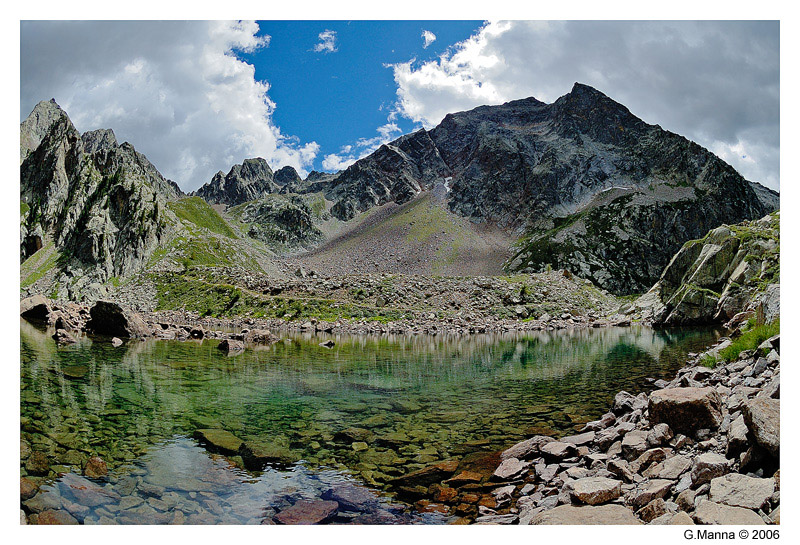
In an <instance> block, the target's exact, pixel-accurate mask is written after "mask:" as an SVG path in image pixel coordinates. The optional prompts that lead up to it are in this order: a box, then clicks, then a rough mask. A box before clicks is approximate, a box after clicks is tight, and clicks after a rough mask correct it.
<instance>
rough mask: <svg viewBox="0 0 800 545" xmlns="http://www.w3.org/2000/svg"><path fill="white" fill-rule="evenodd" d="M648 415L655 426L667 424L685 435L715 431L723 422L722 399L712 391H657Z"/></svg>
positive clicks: (698, 389)
mask: <svg viewBox="0 0 800 545" xmlns="http://www.w3.org/2000/svg"><path fill="white" fill-rule="evenodd" d="M648 412H649V418H650V423H651V424H659V423H665V424H667V425H669V427H670V428H671V429H672V430H673V431H675V432H678V433H682V434H685V435H693V434H694V433H695V432H696V431H697V430H699V429H704V428H707V429H714V430H715V429H717V428H718V427H719V425H720V423H721V422H722V410H721V402H720V398H719V395H718V394H717V392H716V390H715V389H714V388H712V387H705V388H667V389H664V390H656V391H654V392H652V393H651V394H650V404H649V407H648Z"/></svg>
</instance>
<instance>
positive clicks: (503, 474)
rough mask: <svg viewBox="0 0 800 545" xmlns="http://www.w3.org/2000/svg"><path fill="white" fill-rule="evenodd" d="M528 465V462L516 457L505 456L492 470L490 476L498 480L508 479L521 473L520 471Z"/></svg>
mask: <svg viewBox="0 0 800 545" xmlns="http://www.w3.org/2000/svg"><path fill="white" fill-rule="evenodd" d="M528 465H529V463H526V462H523V461H522V460H518V459H516V458H506V459H505V460H503V461H502V463H501V464H500V465H499V466H498V468H497V469H496V470H495V471H494V473H493V474H492V478H494V479H496V480H500V481H508V480H510V479H513V478H515V477H518V476H519V475H521V474H522V472H524V471H525V470H526V469H527V467H528Z"/></svg>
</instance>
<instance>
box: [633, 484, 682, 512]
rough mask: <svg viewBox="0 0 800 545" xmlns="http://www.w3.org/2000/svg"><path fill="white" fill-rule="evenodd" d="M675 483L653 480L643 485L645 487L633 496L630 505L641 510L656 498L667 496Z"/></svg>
mask: <svg viewBox="0 0 800 545" xmlns="http://www.w3.org/2000/svg"><path fill="white" fill-rule="evenodd" d="M674 484H675V481H670V480H667V479H653V480H652V481H649V482H647V483H645V486H644V488H643V489H642V490H640V491H639V492H638V493H637V494H635V495H634V496H633V501H632V504H633V505H634V506H635V507H637V508H641V507H644V506H645V505H647V504H648V503H650V502H651V501H653V500H655V499H657V498H663V497H664V496H666V495H667V494H669V492H670V490H671V489H672V487H673V485H674Z"/></svg>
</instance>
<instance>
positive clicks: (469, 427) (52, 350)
mask: <svg viewBox="0 0 800 545" xmlns="http://www.w3.org/2000/svg"><path fill="white" fill-rule="evenodd" d="M716 336H717V333H715V332H713V331H709V330H696V329H695V330H693V329H683V330H666V331H660V330H659V331H656V330H651V329H647V328H640V327H632V328H609V329H589V330H585V329H584V330H567V331H553V332H537V333H530V334H514V335H506V336H498V335H475V336H468V337H442V336H437V337H430V336H391V335H389V336H375V337H369V336H337V337H331V336H314V335H295V336H291V337H290V338H289V339H287V340H285V341H282V342H278V343H276V344H275V345H272V346H270V347H268V348H262V349H259V350H247V351H245V352H244V353H243V354H241V355H238V356H235V357H228V356H225V355H223V354H222V353H221V352H220V351H219V350H217V348H216V344H217V343H216V341H205V342H202V343H200V342H183V343H181V342H176V341H155V340H151V341H146V342H131V343H127V344H126V345H124V346H123V347H119V348H115V347H112V346H111V345H110V344H108V343H93V342H91V341H90V340H88V339H82V340H81V342H79V343H78V344H77V345H73V346H70V347H67V348H58V347H56V345H55V342H54V341H53V340H52V339H50V338H49V337H48V335H47V333H46V332H43V331H40V330H38V329H36V328H34V327H33V326H31V325H30V324H28V323H27V322H24V321H22V322H21V352H22V380H21V383H22V384H21V386H22V403H21V417H22V421H23V422H24V426H23V433H22V437H23V440H25V441H27V442H28V443H29V444H30V445H31V446H32V448H33V449H34V450H39V451H42V452H44V453H45V454H47V455H48V456H49V458H50V463H51V464H62V465H65V466H70V465H72V466H73V467H72V470H73V471H75V472H76V473H79V472H80V467H77V466H75V465H74V462H75V461H77V460H84V459H85V458H86V457H88V456H92V455H98V454H99V455H100V456H102V457H103V458H104V459H105V460H106V462H107V463H108V465H109V468H110V469H111V472H112V475H117V474H124V473H125V472H126V471H129V469H126V468H129V467H130V461H131V460H133V461H136V460H138V459H139V457H142V456H151V457H152V456H155V454H156V453H158V452H159V451H160V450H161V449H163V448H165V447H164V445H165V444H171V443H169V442H171V441H176V440H178V439H180V438H183V439H181V440H182V441H186V442H188V443H187V444H191V445H196V444H197V443H196V442H195V441H194V440H192V439H188V438H190V437H191V436H192V434H193V432H194V430H196V429H198V428H220V429H224V430H227V431H229V432H231V433H233V434H234V435H236V436H237V437H239V438H241V439H243V440H245V441H252V442H255V443H266V444H270V445H275V446H279V447H280V448H282V449H286V451H288V452H291V453H292V455H293V456H295V457H296V459H299V460H302V467H303V468H304V471H308V472H309V474H313V473H314V472H315V471H335V472H338V473H341V474H347V475H349V476H350V478H353V479H356V480H358V481H361V482H364V483H367V484H369V485H370V486H372V487H373V488H374V489H376V490H380V489H386V488H387V482H388V480H389V479H391V478H392V477H396V476H398V475H401V474H403V473H406V472H409V471H412V470H414V469H418V468H421V467H424V466H425V465H427V464H429V463H431V462H434V461H437V460H443V459H448V458H453V457H461V456H464V455H467V454H469V453H473V452H476V451H496V450H499V449H502V448H505V447H507V446H509V445H511V444H513V443H515V442H517V441H520V440H522V439H524V438H526V437H528V436H530V435H531V434H533V433H548V434H553V435H565V434H569V433H573V432H575V431H576V430H578V429H580V427H581V426H582V425H583V423H585V422H587V421H589V420H592V419H595V418H598V417H599V416H600V415H601V414H603V413H604V412H606V411H607V410H608V408H609V406H610V405H611V402H612V400H613V396H614V395H615V394H616V393H617V392H618V391H620V390H627V391H629V392H632V393H636V392H639V391H643V390H646V389H648V388H649V387H650V386H649V383H648V381H646V379H647V378H654V379H657V378H671V377H672V376H673V375H674V373H675V371H676V370H677V369H678V368H680V366H681V365H682V364H683V363H684V362H685V356H686V353H687V352H689V351H694V352H697V351H700V350H701V349H702V348H704V347H705V346H706V345H708V344H709V343H710V342H712V341H713V340H714V339H715V338H716ZM327 338H332V339H333V340H334V341H335V342H336V344H335V346H334V347H333V348H332V349H328V348H324V347H321V346H319V343H320V342H321V341H322V340H324V339H327ZM78 370H79V372H76V371H78ZM348 428H357V429H360V430H366V431H367V432H368V433H364V434H363V437H359V438H358V440H355V441H351V440H349V439H347V436H346V434H344V435H343V434H341V433H340V432H342V431H343V430H346V429H348ZM359 433H361V432H359ZM184 446H185V445H184ZM181 452H183V451H181ZM78 455H79V456H78ZM158 459H162V460H164V463H169V458H168V457H166V458H164V457H161V458H158ZM230 461H231V462H232V463H233V464H234V465H235V464H236V463H239V464H240V462H238V461H237V459H236V457H232V458H231V459H230ZM68 462H73V464H70V463H68ZM22 466H23V470H22V472H23V474H24V473H25V469H24V466H25V461H23V463H22ZM143 467H146V468H149V469H146V471H145V473H146V474H150V473H152V472H153V469H152V467H153V464H152V463H150V464H149V465H146V466H143ZM239 469H241V468H239ZM167 474H168V473H167ZM54 476H55V475H53V474H51V475H50V477H54ZM301 488H302V487H301ZM158 505H160V504H158ZM100 516H102V514H101V515H100ZM248 520H249V519H248ZM239 522H242V521H241V520H239Z"/></svg>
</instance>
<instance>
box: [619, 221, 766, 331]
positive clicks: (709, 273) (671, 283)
mask: <svg viewBox="0 0 800 545" xmlns="http://www.w3.org/2000/svg"><path fill="white" fill-rule="evenodd" d="M779 260H780V214H778V213H773V214H770V215H767V216H764V217H763V218H761V219H759V220H757V221H749V222H743V223H740V224H738V225H730V226H728V225H722V226H720V227H717V228H715V229H712V230H711V231H709V232H708V233H707V234H706V235H705V236H704V237H703V238H701V239H698V240H692V241H689V242H687V243H686V244H684V245H683V247H681V249H680V250H679V251H678V252H677V253H676V254H675V256H674V257H673V258H672V260H671V261H670V262H669V264H668V265H667V267H666V268H665V269H664V272H663V273H662V274H661V277H660V279H659V281H658V282H657V283H656V285H655V286H653V288H652V289H651V290H650V291H649V292H648V293H647V294H645V295H644V296H642V297H641V298H639V299H638V300H637V301H636V302H635V303H634V306H635V307H636V308H637V309H639V310H641V312H642V316H643V317H644V318H645V319H649V320H650V321H652V322H653V323H655V324H670V325H677V324H692V323H708V322H709V321H718V322H723V321H727V320H732V319H733V320H734V321H735V320H736V319H737V318H736V315H737V314H740V311H741V310H742V309H748V311H749V312H750V314H749V316H754V315H755V312H756V311H757V310H758V309H760V311H761V312H762V313H763V317H764V321H766V322H771V321H773V320H775V319H776V318H777V317H778V316H779V314H780V262H779ZM765 285H766V289H764V286H765ZM740 316H747V313H744V314H741V315H740ZM745 319H746V318H745ZM732 327H735V325H733V326H732Z"/></svg>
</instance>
